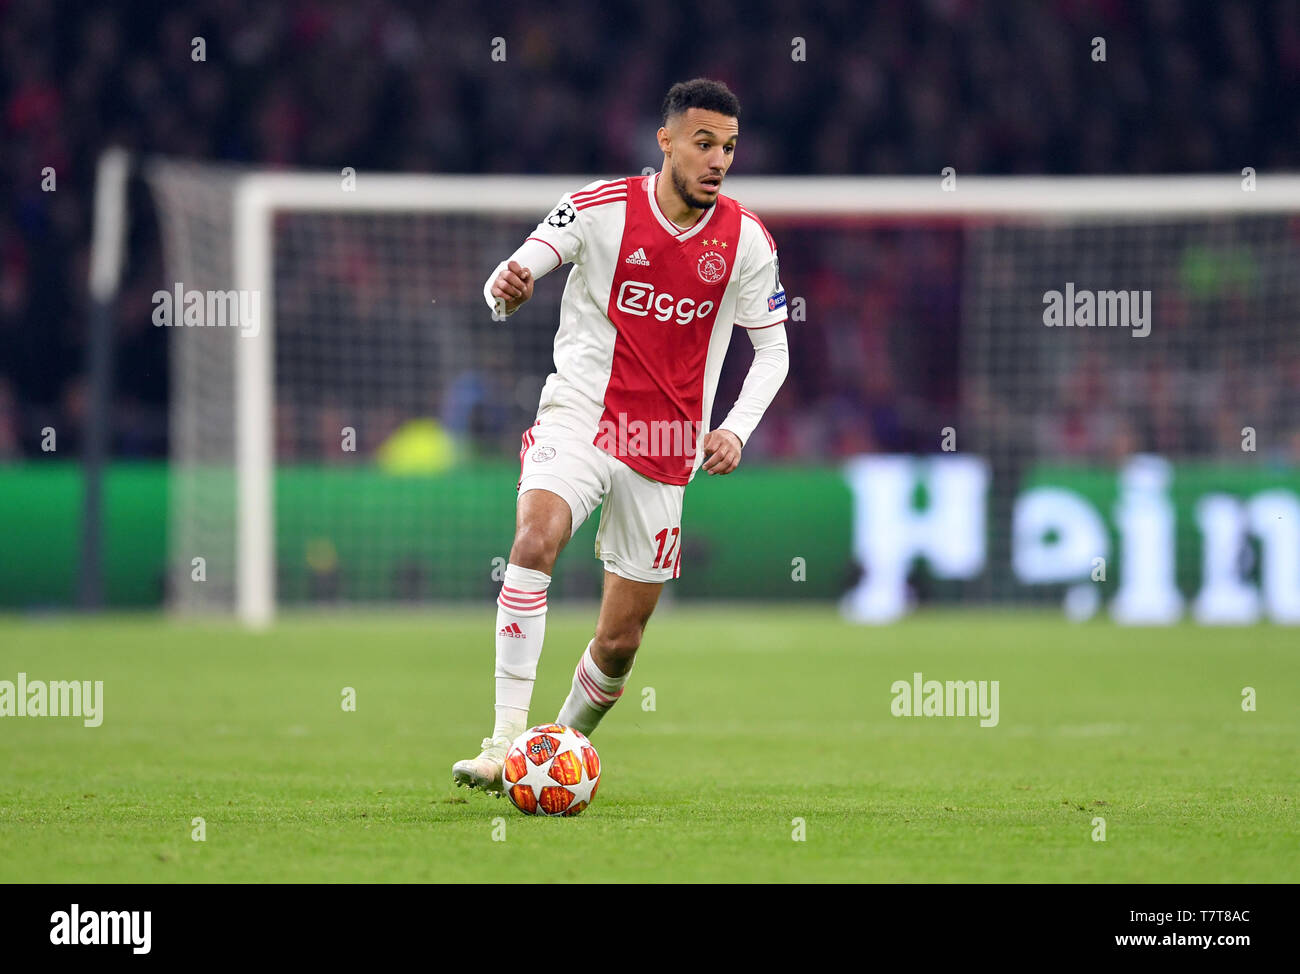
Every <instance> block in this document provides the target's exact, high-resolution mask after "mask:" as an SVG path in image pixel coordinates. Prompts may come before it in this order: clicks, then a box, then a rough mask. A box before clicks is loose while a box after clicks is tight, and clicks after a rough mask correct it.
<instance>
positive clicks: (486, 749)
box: [451, 737, 511, 798]
mask: <svg viewBox="0 0 1300 974" xmlns="http://www.w3.org/2000/svg"><path fill="white" fill-rule="evenodd" d="M510 743H511V742H510V738H508V737H485V738H483V743H482V744H481V745H479V746H480V747H482V748H483V751H482V753H480V754H479V756H478V757H476V758H467V759H466V760H464V761H457V762H456V763H455V764H453V765H452V766H451V780H452V781H454V782H456V787H457V788H459V787H460V786H461V785H468V786H469V787H470V788H482V789H483V790H484V791H487V792H493V793H495V794H496V796H497V797H498V798H500V797H501V795H502V794H503V793H504V791H505V786H504V785H503V784H502V781H501V769H502V768H503V767H504V766H505V763H506V752H507V751H508V750H510Z"/></svg>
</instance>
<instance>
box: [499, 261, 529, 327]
mask: <svg viewBox="0 0 1300 974" xmlns="http://www.w3.org/2000/svg"><path fill="white" fill-rule="evenodd" d="M492 296H493V297H494V298H499V299H500V300H502V301H504V302H505V303H506V314H514V312H515V309H517V308H518V307H519V306H520V305H521V304H523V303H524V302H525V301H527V300H528V299H529V298H531V297H532V296H533V272H532V271H530V270H529V269H528V268H527V267H523V266H521V265H520V264H519V262H518V261H514V260H512V261H511V262H510V263H509V264H507V265H506V267H505V269H504V270H503V271H502V272H501V273H500V274H498V275H497V279H496V280H495V281H493V282H492Z"/></svg>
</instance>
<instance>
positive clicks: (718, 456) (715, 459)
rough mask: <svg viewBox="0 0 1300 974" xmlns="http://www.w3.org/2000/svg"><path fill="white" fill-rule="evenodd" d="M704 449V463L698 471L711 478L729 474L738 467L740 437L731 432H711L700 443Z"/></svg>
mask: <svg viewBox="0 0 1300 974" xmlns="http://www.w3.org/2000/svg"><path fill="white" fill-rule="evenodd" d="M700 445H701V446H703V447H704V463H703V464H702V465H701V467H700V469H701V470H703V471H704V472H705V473H707V474H709V476H712V475H713V474H715V473H731V471H733V470H735V469H736V468H737V467H738V466H740V451H741V446H740V437H739V436H737V435H736V434H735V433H733V432H731V430H711V431H710V432H708V433H705V434H704V439H702V440H701V441H700Z"/></svg>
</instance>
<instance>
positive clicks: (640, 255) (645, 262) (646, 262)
mask: <svg viewBox="0 0 1300 974" xmlns="http://www.w3.org/2000/svg"><path fill="white" fill-rule="evenodd" d="M623 263H625V264H639V265H640V266H642V267H649V266H650V258H649V257H647V256H646V255H645V248H644V247H638V248H637V249H636V250H634V251H632V253H630V254H628V255H627V256H626V257H624V258H623Z"/></svg>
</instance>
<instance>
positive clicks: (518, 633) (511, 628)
mask: <svg viewBox="0 0 1300 974" xmlns="http://www.w3.org/2000/svg"><path fill="white" fill-rule="evenodd" d="M499 635H502V636H510V637H512V638H514V639H523V638H524V631H523V630H522V629H520V628H519V623H517V622H512V623H510V625H508V626H503V627H502V628H501V632H500V633H499Z"/></svg>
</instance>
